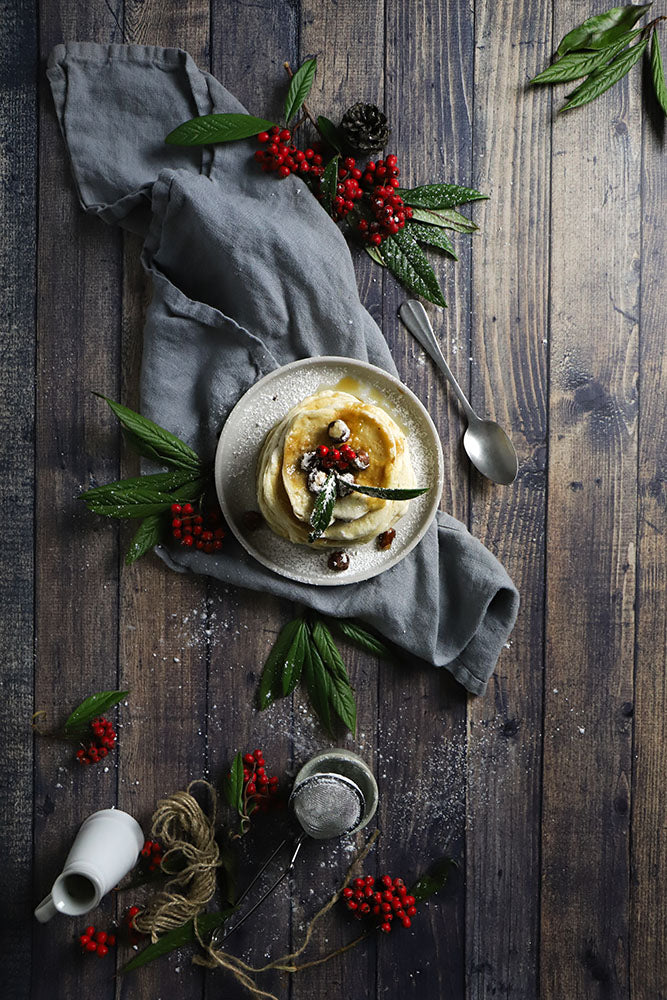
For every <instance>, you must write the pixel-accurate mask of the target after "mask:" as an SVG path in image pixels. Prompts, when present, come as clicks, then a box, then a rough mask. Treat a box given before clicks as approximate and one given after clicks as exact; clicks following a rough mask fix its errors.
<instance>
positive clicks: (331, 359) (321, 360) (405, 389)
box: [213, 354, 445, 587]
mask: <svg viewBox="0 0 667 1000" xmlns="http://www.w3.org/2000/svg"><path fill="white" fill-rule="evenodd" d="M327 364H328V365H332V364H338V365H340V364H343V365H350V366H353V365H356V366H357V367H358V368H361V369H362V370H365V371H371V372H373V373H374V374H376V375H380V376H381V377H382V378H383V379H386V380H387V381H388V382H390V383H391V384H393V385H394V386H395V387H396V388H397V389H399V390H400V391H401V392H402V393H404V394H406V395H407V397H408V399H409V400H410V401H411V402H412V403H413V404H416V407H417V410H418V411H420V414H421V416H422V418H424V419H425V422H426V425H427V427H428V428H429V430H430V432H431V436H432V440H433V441H434V442H435V455H436V468H437V483H436V486H437V489H435V490H434V493H433V499H432V501H431V504H430V506H429V508H428V510H427V514H426V517H425V520H424V524H423V526H422V528H421V529H420V530H419V531H418V532H416V534H415V536H414V538H412V539H411V540H410V542H409V543H408V544H406V546H405V547H404V548H402V549H401V551H400V553H397V554H396V556H395V557H394V558H390V559H388V560H387V563H386V564H385V565H381V566H378V567H375V568H371V569H369V570H368V571H367V572H365V573H364V575H363V576H361V577H357V578H356V579H350V578H349V577H348V578H347V579H345V578H344V574H340V575H338V574H336V575H335V577H333V578H332V579H331V580H328V579H327V580H326V581H324V580H323V581H321V582H320V581H319V580H313V579H308V578H306V577H305V576H304V575H303V574H302V573H296V572H290V571H289V570H286V569H283V568H282V567H281V568H276V564H275V563H274V564H272V563H270V562H269V561H268V560H267V559H266V558H265V557H264V556H263V555H262V554H261V553H258V552H257V550H256V549H254V548H253V547H252V546H251V545H250V543H249V542H248V541H247V539H246V538H245V537H244V536H243V535H242V534H241V533H240V532H239V531H238V530H237V529H236V526H235V525H234V521H233V519H232V517H231V516H230V512H229V508H228V506H227V504H226V502H225V500H224V499H223V491H222V489H221V486H220V482H221V464H222V455H223V452H224V444H225V436H226V434H227V428H228V426H229V424H230V420H231V417H232V416H233V414H234V413H235V411H236V409H237V408H238V407H240V406H241V404H242V403H243V402H244V400H246V399H247V397H248V396H249V395H250V393H253V394H254V393H258V392H261V388H262V386H263V385H264V383H265V382H269V381H271V380H272V379H275V378H277V377H278V375H279V374H280V375H282V374H284V373H286V372H289V371H292V370H294V369H296V368H304V367H311V366H312V367H315V366H318V367H319V366H320V365H321V366H323V367H326V365H327ZM213 473H214V481H215V492H216V495H217V498H218V503H219V504H220V508H221V510H222V513H223V516H224V518H225V521H226V523H227V526H228V527H229V530H230V531H231V532H232V534H233V535H234V537H235V538H236V540H237V542H238V543H239V544H240V545H241V547H242V548H243V549H245V551H246V552H247V553H248V555H250V556H251V557H252V558H253V559H255V560H256V561H257V562H258V563H259V564H260V565H261V566H264V567H265V568H266V569H268V570H270V571H271V572H272V573H275V574H276V576H281V577H283V578H285V579H287V580H294V581H295V582H296V583H304V584H307V585H309V586H311V587H343V586H352V585H354V584H355V583H363V582H364V581H366V580H371V579H373V577H376V576H380V575H381V574H382V573H384V572H385V571H386V570H388V569H391V568H392V566H396V565H398V563H399V562H401V561H402V560H403V559H405V557H406V556H407V555H409V554H410V552H412V550H413V549H414V548H415V547H416V546H417V545H419V543H420V542H421V540H422V539H423V537H424V535H425V534H426V532H427V531H428V529H429V528H430V527H431V524H432V523H433V520H434V519H435V517H436V515H437V512H438V510H439V507H440V501H441V499H442V491H443V488H444V479H445V459H444V454H443V450H442V441H441V439H440V435H439V434H438V430H437V427H436V426H435V423H434V422H433V418H432V417H431V414H430V413H429V412H428V410H427V409H426V406H425V405H424V404H423V403H422V401H421V399H419V397H418V396H417V395H416V394H415V393H414V392H413V391H412V389H410V388H409V386H407V385H405V383H404V382H402V381H401V379H400V378H398V376H396V375H393V374H392V373H391V372H388V371H385V369H384V368H380V367H378V365H374V364H371V362H370V361H361V359H359V358H346V357H342V356H340V355H335V354H322V355H317V357H312V358H300V359H298V360H297V361H289V362H288V363H287V364H285V365H280V367H278V368H274V369H273V371H270V372H267V374H266V375H262V377H261V378H260V379H258V380H257V381H256V382H253V384H252V385H251V386H249V387H248V389H246V391H245V392H244V393H243V395H242V396H241V397H240V398H239V399H238V400H237V401H236V403H235V404H234V406H233V407H232V409H231V410H230V411H229V413H228V414H227V417H226V418H225V422H224V424H223V425H222V429H221V431H220V434H219V435H218V442H217V445H216V449H215V458H214V465H213ZM269 530H270V529H269ZM293 544H294V545H296V544H297V543H296V542H294V543H293Z"/></svg>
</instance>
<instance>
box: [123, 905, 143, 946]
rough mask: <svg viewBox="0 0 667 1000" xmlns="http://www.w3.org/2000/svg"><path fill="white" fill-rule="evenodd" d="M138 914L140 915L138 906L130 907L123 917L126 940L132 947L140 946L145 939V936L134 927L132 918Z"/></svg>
mask: <svg viewBox="0 0 667 1000" xmlns="http://www.w3.org/2000/svg"><path fill="white" fill-rule="evenodd" d="M138 913H141V909H140V907H138V906H130V907H129V908H128V909H127V910H126V911H125V915H124V917H123V926H124V928H125V932H126V934H127V939H128V941H129V943H130V944H131V945H132V946H135V945H138V944H141V942H142V941H143V940H144V939H145V937H146V935H145V934H142V933H141V931H138V930H137V928H136V927H135V926H134V918H135V917H136V916H137V914H138Z"/></svg>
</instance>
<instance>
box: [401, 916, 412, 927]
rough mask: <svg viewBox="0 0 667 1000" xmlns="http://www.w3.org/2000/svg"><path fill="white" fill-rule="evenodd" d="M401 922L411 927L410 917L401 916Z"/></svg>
mask: <svg viewBox="0 0 667 1000" xmlns="http://www.w3.org/2000/svg"><path fill="white" fill-rule="evenodd" d="M401 923H402V924H403V926H404V927H412V921H411V920H410V917H403V919H402V920H401Z"/></svg>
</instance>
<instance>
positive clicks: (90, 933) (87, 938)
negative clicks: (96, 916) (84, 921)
mask: <svg viewBox="0 0 667 1000" xmlns="http://www.w3.org/2000/svg"><path fill="white" fill-rule="evenodd" d="M79 944H80V945H81V948H82V949H83V951H85V952H90V954H91V955H92V954H95V955H99V957H100V958H104V956H105V955H108V954H109V948H114V947H115V945H116V935H115V934H108V933H107V932H106V931H97V930H95V927H94V926H93V925H92V924H91V925H90V926H89V927H86V929H85V931H84V932H83V934H81V935H80V936H79Z"/></svg>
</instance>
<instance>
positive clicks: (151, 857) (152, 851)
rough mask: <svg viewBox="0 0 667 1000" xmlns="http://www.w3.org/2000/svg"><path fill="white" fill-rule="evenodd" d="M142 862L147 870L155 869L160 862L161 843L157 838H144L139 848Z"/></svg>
mask: <svg viewBox="0 0 667 1000" xmlns="http://www.w3.org/2000/svg"><path fill="white" fill-rule="evenodd" d="M141 857H142V859H143V863H144V864H145V865H146V867H147V868H148V871H149V872H154V871H157V870H158V868H159V867H160V865H161V864H162V857H163V851H162V845H161V844H160V843H159V841H157V840H146V841H144V846H143V847H142V848H141Z"/></svg>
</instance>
